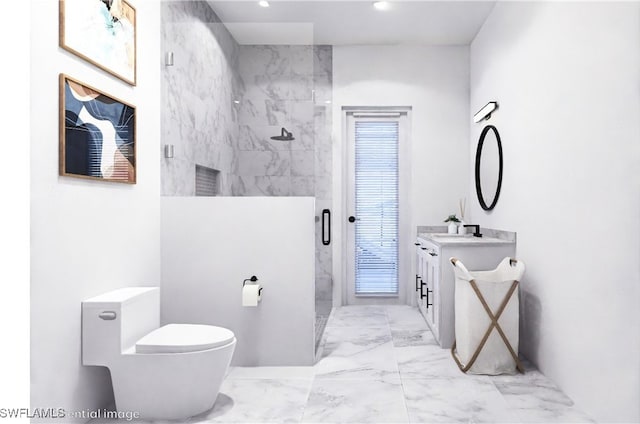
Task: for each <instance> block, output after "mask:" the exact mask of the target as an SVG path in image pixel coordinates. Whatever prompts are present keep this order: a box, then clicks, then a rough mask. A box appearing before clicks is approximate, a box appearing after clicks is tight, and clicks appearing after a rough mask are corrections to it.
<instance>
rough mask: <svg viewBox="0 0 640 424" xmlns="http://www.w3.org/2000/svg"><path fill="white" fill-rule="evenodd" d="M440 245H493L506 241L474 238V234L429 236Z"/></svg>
mask: <svg viewBox="0 0 640 424" xmlns="http://www.w3.org/2000/svg"><path fill="white" fill-rule="evenodd" d="M427 237H428V238H430V239H432V240H433V241H435V242H438V243H465V244H466V243H492V242H504V240H500V239H496V238H492V237H474V236H473V234H438V233H432V234H429V235H428V236H427Z"/></svg>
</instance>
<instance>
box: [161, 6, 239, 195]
mask: <svg viewBox="0 0 640 424" xmlns="http://www.w3.org/2000/svg"><path fill="white" fill-rule="evenodd" d="M161 31H162V49H163V52H173V53H174V66H163V67H162V69H163V71H162V98H163V107H162V108H161V109H162V137H163V139H162V143H161V144H162V146H164V145H165V144H172V145H174V147H175V153H174V157H173V158H171V159H166V158H164V156H163V159H162V165H161V166H162V195H164V196H193V195H194V194H195V165H203V166H207V167H209V168H214V169H217V170H219V171H220V194H222V195H232V194H233V193H232V176H233V175H235V170H236V168H237V159H238V155H237V151H236V150H237V149H236V147H237V140H238V110H237V108H236V107H235V104H234V103H233V101H234V100H235V99H238V98H240V94H241V92H242V81H241V80H240V78H239V74H238V71H237V68H238V44H237V43H236V41H235V40H234V39H233V37H232V36H231V34H229V32H228V31H227V29H226V27H225V26H224V25H223V24H222V23H221V22H220V19H219V18H218V16H217V15H216V14H215V13H214V12H213V10H212V9H211V7H210V6H209V5H208V4H207V3H206V2H204V1H168V2H163V3H162V30H161ZM203 52H207V54H203Z"/></svg>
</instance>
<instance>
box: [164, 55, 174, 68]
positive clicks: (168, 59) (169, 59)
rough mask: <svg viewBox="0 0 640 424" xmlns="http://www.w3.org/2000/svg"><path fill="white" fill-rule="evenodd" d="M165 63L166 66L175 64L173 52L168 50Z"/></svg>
mask: <svg viewBox="0 0 640 424" xmlns="http://www.w3.org/2000/svg"><path fill="white" fill-rule="evenodd" d="M164 64H165V65H166V66H173V52H167V54H166V55H165V57H164Z"/></svg>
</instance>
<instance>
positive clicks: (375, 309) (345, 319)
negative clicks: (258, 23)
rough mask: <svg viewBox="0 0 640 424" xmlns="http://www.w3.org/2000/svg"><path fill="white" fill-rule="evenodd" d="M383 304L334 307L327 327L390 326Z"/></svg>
mask: <svg viewBox="0 0 640 424" xmlns="http://www.w3.org/2000/svg"><path fill="white" fill-rule="evenodd" d="M388 325H389V323H388V321H387V314H386V311H385V309H384V307H383V306H370V305H367V306H342V307H338V308H334V309H333V311H332V312H331V315H330V316H329V321H328V322H327V327H361V328H366V327H388Z"/></svg>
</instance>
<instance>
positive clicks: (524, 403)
mask: <svg viewBox="0 0 640 424" xmlns="http://www.w3.org/2000/svg"><path fill="white" fill-rule="evenodd" d="M491 381H492V382H493V384H494V385H495V386H496V388H497V389H498V390H499V391H500V393H502V395H503V396H504V398H505V400H506V401H507V403H508V404H509V406H510V407H511V408H513V409H514V410H516V411H517V413H518V416H519V417H520V420H521V421H522V422H525V423H533V422H550V423H562V422H567V423H573V422H593V420H592V419H591V418H590V417H589V416H587V415H586V414H584V413H582V412H580V411H578V410H576V409H575V408H574V407H573V401H572V400H571V399H570V398H569V397H568V396H567V395H565V394H564V393H563V392H562V390H560V388H559V387H558V386H557V385H556V384H555V383H554V382H553V381H552V380H551V379H549V378H547V377H545V376H544V375H543V374H542V373H540V372H539V371H537V370H529V371H527V372H525V373H524V374H515V375H500V376H495V377H491Z"/></svg>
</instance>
